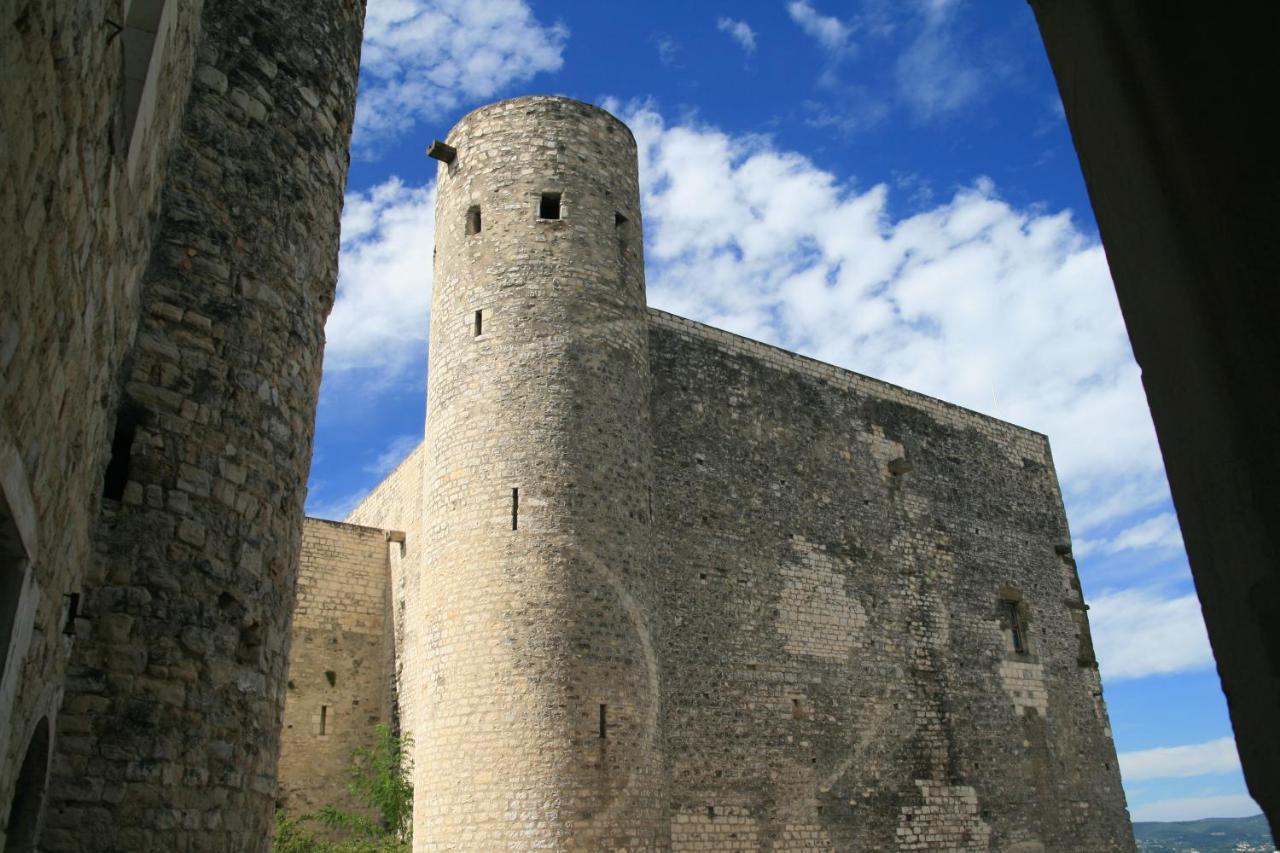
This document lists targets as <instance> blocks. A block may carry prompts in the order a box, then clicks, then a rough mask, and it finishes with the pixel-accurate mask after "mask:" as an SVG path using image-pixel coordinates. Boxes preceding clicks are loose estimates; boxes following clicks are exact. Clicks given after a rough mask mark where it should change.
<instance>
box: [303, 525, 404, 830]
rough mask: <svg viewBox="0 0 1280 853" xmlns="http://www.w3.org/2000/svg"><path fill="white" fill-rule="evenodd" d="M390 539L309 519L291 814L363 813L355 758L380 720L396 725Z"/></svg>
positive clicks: (363, 529) (379, 533) (396, 547)
mask: <svg viewBox="0 0 1280 853" xmlns="http://www.w3.org/2000/svg"><path fill="white" fill-rule="evenodd" d="M389 547H390V548H392V549H394V550H399V548H400V546H399V545H398V544H395V543H391V544H390V545H389V544H388V542H387V536H386V533H385V532H384V531H382V530H377V529H374V528H370V527H357V526H355V525H351V524H339V523H337V522H330V521H319V520H317V519H312V518H309V519H307V520H306V523H305V524H304V525H303V529H302V560H301V565H300V566H299V568H298V593H297V605H296V606H295V608H294V612H293V629H292V632H291V639H290V651H289V680H288V693H287V696H286V698H285V706H284V731H283V733H282V734H281V749H280V797H279V802H280V805H281V807H282V808H284V809H285V810H286V811H288V812H290V813H293V814H307V813H314V812H315V811H316V810H318V809H319V808H320V807H322V806H337V807H339V808H342V809H346V810H347V811H361V810H362V806H363V804H361V803H359V802H358V801H356V800H355V798H353V797H352V795H351V793H350V791H349V790H348V788H347V784H348V782H349V781H350V769H351V757H352V754H353V753H354V752H355V750H356V748H357V747H361V746H365V745H367V744H368V743H369V742H370V740H371V738H370V735H371V733H372V730H373V727H374V725H375V724H376V723H390V722H391V701H392V681H393V679H392V670H391V666H390V664H391V660H392V656H391V643H392V634H391V630H392V627H391V620H390V615H391V608H390V606H389V594H390V585H389V580H390V575H389V570H388V563H387V560H388V553H387V552H388V548H389Z"/></svg>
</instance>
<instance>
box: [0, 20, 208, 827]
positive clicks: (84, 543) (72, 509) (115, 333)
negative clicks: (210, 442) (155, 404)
mask: <svg viewBox="0 0 1280 853" xmlns="http://www.w3.org/2000/svg"><path fill="white" fill-rule="evenodd" d="M168 6H169V8H168V10H167V13H166V14H167V18H166V19H165V20H164V28H163V34H164V40H163V47H162V50H160V51H158V52H156V53H155V54H154V56H153V60H152V68H153V74H154V82H153V84H152V88H151V97H150V100H149V102H148V103H149V108H148V110H147V111H146V113H145V115H144V119H143V121H142V122H141V123H139V124H138V125H137V129H136V132H135V133H133V134H132V145H131V146H127V145H126V144H125V142H124V138H125V135H126V133H127V132H128V130H129V128H126V127H125V120H124V115H123V111H122V109H121V106H120V93H121V89H122V81H121V72H122V67H123V61H122V50H123V43H122V40H121V39H120V38H118V37H116V38H112V37H111V32H112V31H111V30H110V28H108V27H107V26H106V25H105V24H104V21H103V16H104V14H105V13H104V12H103V11H102V10H101V9H98V10H97V11H95V12H94V13H92V14H90V13H88V10H86V7H85V4H83V3H80V2H75V0H18V2H10V3H6V4H5V5H4V10H3V12H2V13H0V67H3V69H4V80H3V84H2V85H0V268H3V269H4V270H5V273H4V283H3V285H2V286H0V488H2V489H3V495H2V496H0V497H2V499H0V529H5V528H12V529H15V530H19V531H21V532H20V534H19V535H16V536H14V537H12V539H11V540H10V541H9V542H7V543H6V545H7V546H12V547H5V548H2V549H0V559H2V560H3V563H0V607H8V608H11V610H10V611H8V612H7V613H6V616H7V617H8V618H9V619H11V621H8V622H3V623H0V624H3V626H4V628H3V630H5V631H6V632H8V638H7V639H8V640H9V642H8V643H7V650H8V654H7V658H6V660H5V661H4V664H3V680H2V682H0V845H3V844H5V843H7V842H8V841H12V840H13V839H6V838H5V836H6V835H7V829H8V827H9V822H8V821H9V810H10V806H11V804H12V803H13V802H14V797H15V779H16V777H17V775H18V771H19V767H20V765H21V763H22V761H23V757H24V754H25V753H26V752H27V748H28V744H29V742H30V741H31V738H32V735H33V732H35V731H36V729H37V727H38V726H45V725H47V724H45V723H41V721H42V720H43V721H49V722H50V723H53V722H56V720H57V717H58V709H59V706H60V704H61V698H62V684H63V679H64V677H65V672H66V667H67V660H68V658H69V655H70V652H71V647H72V644H73V642H74V638H73V637H71V636H69V635H66V634H64V633H63V630H64V627H65V625H66V621H67V620H66V614H67V600H66V599H65V598H64V596H65V595H67V594H70V593H82V592H84V590H85V586H84V574H85V567H86V566H87V565H88V564H89V563H90V562H91V557H90V554H91V545H90V532H91V529H92V526H93V524H92V522H93V519H95V518H96V517H97V513H98V503H99V496H100V494H101V491H102V472H103V468H104V466H105V465H106V461H107V455H108V453H107V452H108V449H109V447H110V432H111V428H112V422H113V420H114V418H113V415H112V412H113V411H114V409H113V408H112V407H111V406H110V402H111V401H112V400H113V399H114V398H115V396H116V391H115V383H116V378H117V373H118V370H119V366H120V363H121V360H122V358H123V357H124V353H125V351H126V349H127V348H128V346H129V345H130V343H131V341H132V340H133V337H134V330H135V328H136V324H137V314H138V283H139V279H140V276H141V272H142V268H143V265H144V263H145V262H146V259H147V256H148V252H149V249H150V245H151V239H152V235H153V229H152V225H153V223H154V221H155V218H156V215H157V211H158V207H159V189H160V183H161V180H162V178H163V175H164V164H165V163H166V162H167V160H168V157H169V152H170V150H171V147H172V143H173V139H174V136H175V132H176V130H177V128H178V123H179V119H180V117H181V114H182V107H183V103H184V101H185V99H186V96H187V92H188V91H189V89H190V78H191V72H192V68H193V65H194V62H195V47H194V41H195V39H196V38H197V36H198V32H199V27H198V18H199V12H200V6H201V4H200V2H198V0H170V2H169V4H168ZM131 151H132V153H130V152H131ZM0 536H3V534H2V533H0ZM78 627H79V629H81V630H82V631H83V630H84V629H86V625H85V623H80V624H79V626H78ZM83 710H85V709H83V708H81V707H80V706H75V705H73V706H70V707H68V709H67V713H69V714H71V715H76V714H79V713H81V712H82V711H83ZM67 731H68V733H70V734H72V735H75V734H77V733H76V732H75V731H74V726H71V727H70V728H68V730H67ZM40 775H41V776H43V775H44V774H43V773H42V774H40ZM41 784H42V783H41ZM16 793H18V794H20V795H24V796H26V797H27V798H28V800H30V799H32V798H34V799H37V800H38V799H39V796H40V792H38V791H32V790H27V791H22V792H16ZM28 805H30V802H28ZM32 829H33V828H32V827H27V830H32ZM14 843H17V842H14Z"/></svg>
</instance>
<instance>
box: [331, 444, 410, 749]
mask: <svg viewBox="0 0 1280 853" xmlns="http://www.w3.org/2000/svg"><path fill="white" fill-rule="evenodd" d="M422 454H423V445H421V444H419V445H418V446H417V447H416V448H414V449H413V451H411V452H410V453H409V455H408V456H406V457H405V458H404V460H403V461H401V463H400V464H399V465H397V466H396V468H395V470H394V471H392V472H391V473H390V474H388V475H387V478H386V479H385V480H383V481H382V482H381V483H379V484H378V487H377V488H375V489H374V490H373V491H372V492H370V493H369V494H368V496H367V497H365V499H364V500H363V501H361V502H360V504H359V505H358V506H357V507H356V508H355V509H353V510H352V511H351V513H350V514H349V515H348V516H347V523H348V524H361V525H365V526H368V527H379V528H382V529H383V530H386V531H391V532H399V533H403V534H404V541H403V542H401V543H399V547H394V546H392V547H389V548H388V551H387V562H388V577H389V583H390V594H389V607H390V609H391V610H390V624H391V629H392V636H393V645H392V654H393V658H394V659H393V661H392V665H391V666H392V668H391V671H390V672H389V673H388V677H389V679H390V686H391V689H392V694H393V700H392V707H391V723H392V726H393V728H394V729H395V730H396V731H397V732H398V733H400V734H408V735H409V736H410V738H411V739H412V736H413V732H414V731H415V730H416V720H415V716H414V713H415V710H416V709H415V708H414V706H413V703H412V698H413V697H414V696H415V695H417V689H416V687H415V683H414V681H413V679H414V675H415V673H416V671H417V670H415V669H414V667H412V666H410V665H409V661H408V657H407V655H408V653H409V651H410V650H412V649H415V648H418V644H419V642H420V638H419V631H421V626H420V625H419V624H415V623H414V622H413V620H410V619H408V618H407V615H408V613H410V612H421V611H420V610H419V607H420V603H419V602H420V599H421V596H422V595H423V594H424V592H423V589H422V584H421V581H422V571H421V566H422V524H423V519H422ZM413 749H414V744H413V743H412V740H411V741H410V743H409V744H408V750H407V754H408V755H409V757H410V759H412V758H413V754H414V753H413Z"/></svg>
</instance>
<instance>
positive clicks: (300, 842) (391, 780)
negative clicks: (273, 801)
mask: <svg viewBox="0 0 1280 853" xmlns="http://www.w3.org/2000/svg"><path fill="white" fill-rule="evenodd" d="M411 744H412V741H411V740H410V739H409V737H408V736H407V735H406V736H404V737H397V736H395V735H393V734H392V733H391V729H390V728H389V727H388V726H387V725H386V724H384V723H379V724H378V725H377V726H376V727H375V728H374V744H373V746H372V747H371V748H365V747H361V748H359V749H357V750H356V751H355V754H354V755H353V756H352V760H351V781H350V783H349V784H348V786H347V787H348V788H349V789H350V791H351V793H353V794H355V795H356V797H357V798H358V799H359V800H360V802H362V803H363V804H364V805H366V806H368V807H369V808H370V809H371V810H373V811H375V812H377V814H378V819H377V820H373V819H370V818H368V817H365V816H364V815H358V814H352V813H350V812H344V811H342V810H341V809H337V808H335V807H333V806H325V807H324V808H322V809H320V810H319V811H317V812H316V813H315V814H309V815H301V816H299V817H289V816H288V815H286V814H285V813H284V812H280V811H277V812H276V834H275V840H274V846H273V849H274V850H275V853H409V851H410V850H411V848H412V842H413V783H412V781H411V771H412V769H413V768H412V765H411V763H410V761H409V758H408V755H407V754H406V752H407V751H408V749H409V747H410V746H411ZM307 824H319V825H320V826H323V827H325V828H326V829H328V830H330V832H329V833H326V834H329V835H339V836H341V839H340V840H337V841H330V840H326V839H323V838H317V837H316V835H315V833H314V832H312V831H311V830H310V829H308V828H307Z"/></svg>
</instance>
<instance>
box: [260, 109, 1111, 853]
mask: <svg viewBox="0 0 1280 853" xmlns="http://www.w3.org/2000/svg"><path fill="white" fill-rule="evenodd" d="M431 153H432V154H433V156H436V157H437V158H438V159H440V160H441V163H440V165H439V173H438V184H437V192H438V196H437V207H436V229H435V241H436V257H435V271H434V282H435V284H434V292H433V297H432V300H433V301H432V312H431V358H430V367H429V375H428V380H427V401H428V402H427V418H426V432H425V439H424V441H423V443H422V444H421V445H419V447H418V448H417V449H416V450H414V451H413V452H412V453H411V454H410V455H409V456H408V457H407V458H405V459H404V461H403V462H402V463H401V464H400V465H399V467H398V468H396V470H395V471H394V472H393V473H392V474H390V475H389V476H388V477H387V478H386V479H385V480H384V481H383V482H382V483H381V484H380V485H379V486H378V487H376V488H375V489H374V490H373V492H372V493H370V494H369V496H368V497H367V498H366V499H365V500H364V501H363V502H362V503H361V504H360V505H359V506H358V507H357V508H356V509H355V510H354V511H353V512H352V513H351V514H350V516H349V517H348V518H347V519H346V522H345V523H337V522H329V521H321V520H315V519H308V520H307V523H306V525H305V526H304V531H303V548H302V567H301V574H300V576H299V580H298V606H297V611H296V614H295V619H294V624H293V638H292V652H291V664H290V671H289V684H288V690H287V698H286V703H285V732H284V735H283V753H282V758H281V768H280V779H281V794H282V800H283V802H284V804H285V806H286V808H288V809H291V810H296V811H306V810H309V809H312V808H314V807H316V806H318V805H321V804H324V803H329V802H342V801H343V799H344V785H345V779H346V775H345V774H346V767H347V765H348V763H349V759H350V754H351V751H352V749H353V748H354V747H355V746H357V745H359V744H360V743H362V742H363V741H365V740H367V739H368V738H369V734H370V729H371V723H373V722H375V721H388V720H393V719H394V721H395V722H396V724H397V725H398V726H399V728H400V729H401V730H402V731H404V732H406V733H408V734H410V735H412V737H413V739H414V742H415V745H416V748H415V776H414V783H415V804H414V806H415V807H414V829H415V849H420V850H444V849H474V850H527V849H572V850H629V851H652V850H668V849H670V850H723V851H736V850H743V851H745V850H779V851H781V850H966V851H969V850H973V851H978V850H982V851H985V850H1001V851H1022V853H1030V851H1080V850H1089V851H1103V850H1132V849H1133V840H1132V836H1131V833H1130V829H1129V822H1128V816H1127V813H1126V811H1125V808H1124V798H1123V793H1122V791H1121V788H1120V776H1119V770H1118V768H1117V765H1116V759H1115V751H1114V747H1113V746H1112V743H1111V738H1110V731H1109V728H1108V724H1107V717H1106V711H1105V709H1104V706H1103V702H1102V692H1101V685H1100V681H1099V676H1098V670H1097V664H1096V661H1095V659H1094V654H1093V649H1092V645H1091V642H1090V639H1089V629H1088V622H1087V619H1086V615H1085V611H1086V607H1085V605H1084V603H1083V601H1082V600H1081V595H1080V585H1079V581H1078V578H1077V575H1076V571H1075V564H1074V562H1073V560H1072V558H1071V545H1070V537H1069V533H1068V530H1067V523H1066V518H1065V516H1064V512H1063V507H1062V499H1061V495H1060V493H1059V489H1058V484H1057V481H1056V478H1055V475H1054V471H1053V463H1052V459H1051V457H1050V453H1049V447H1048V443H1047V441H1046V439H1045V437H1044V436H1043V435H1039V434H1037V433H1033V432H1030V431H1027V430H1025V429H1021V428H1019V427H1015V426H1012V425H1010V424H1007V423H1003V422H1001V421H997V420H994V419H992V418H988V417H985V416H982V415H979V414H977V413H974V412H971V411H967V410H964V409H961V408H958V407H956V406H952V405H949V404H946V403H943V402H940V401H937V400H934V399H930V398H928V397H925V396H922V395H919V394H915V393H912V392H910V391H906V390H903V389H901V388H897V387H895V386H892V385H888V384H886V383H883V382H879V381H876V380H874V379H869V378H867V377H863V376H860V375H857V374H854V373H851V372H848V371H845V370H841V369H839V368H836V367H832V366H830V365H826V364H822V363H820V362H817V361H813V360H811V359H807V358H804V357H802V356H798V355H795V354H792V353H788V352H785V351H782V350H779V349H776V348H773V347H770V346H767V345H765V344H761V343H757V342H755V341H750V340H746V339H744V338H741V337H738V336H736V335H732V334H729V333H726V332H722V331H719V330H716V329H713V328H710V327H707V326H703V325H700V324H698V323H694V322H691V321H689V320H685V319H682V318H679V317H675V316H672V315H669V314H665V313H663V312H660V311H655V310H653V309H650V308H648V307H647V306H646V303H645V286H644V263H643V255H642V239H641V210H640V197H639V187H638V179H637V170H636V150H635V142H634V140H633V139H632V137H631V134H630V132H629V131H628V129H627V128H626V126H625V125H623V124H622V123H621V122H619V121H618V120H617V119H615V118H614V117H612V116H611V115H609V114H608V113H606V112H604V111H602V110H599V109H597V108H595V107H592V106H589V105H586V104H582V103H579V102H576V101H571V100H568V99H564V98H555V97H528V98H518V99H515V100H511V101H504V102H500V103H497V104H492V105H489V106H487V107H483V108H481V109H478V110H476V111H474V112H472V113H470V114H469V115H467V116H466V117H465V118H463V119H462V120H461V121H460V122H459V123H458V124H457V126H455V127H454V129H453V130H452V132H451V133H450V134H449V136H448V138H447V140H446V142H445V143H435V144H434V145H433V146H432V150H431ZM692 286H696V285H692Z"/></svg>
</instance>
